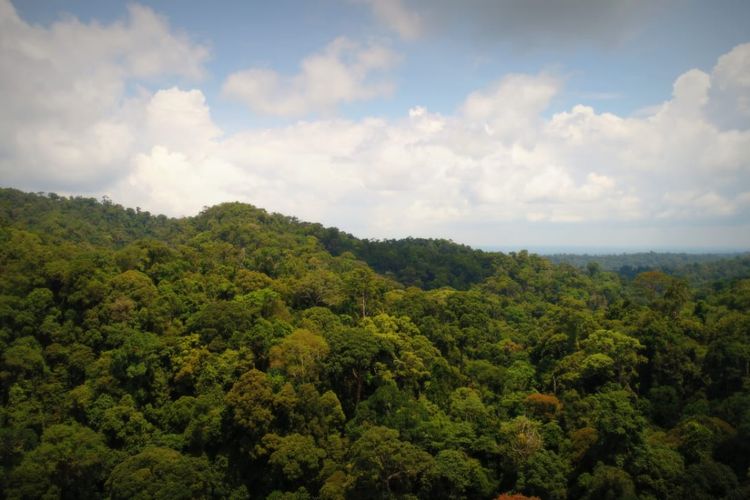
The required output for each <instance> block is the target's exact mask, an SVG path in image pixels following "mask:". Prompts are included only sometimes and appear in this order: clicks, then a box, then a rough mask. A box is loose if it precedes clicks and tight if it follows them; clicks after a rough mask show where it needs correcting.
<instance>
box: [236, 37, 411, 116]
mask: <svg viewBox="0 0 750 500" xmlns="http://www.w3.org/2000/svg"><path fill="white" fill-rule="evenodd" d="M398 60H399V57H398V56H397V55H396V54H395V53H394V52H392V51H391V50H389V49H388V48H386V47H383V46H381V45H377V44H370V45H361V44H359V43H356V42H354V41H352V40H350V39H348V38H343V37H342V38H337V39H336V40H334V41H332V42H331V43H330V44H328V45H327V46H326V47H325V48H324V49H323V50H322V51H321V52H319V53H316V54H313V55H311V56H309V57H307V58H306V59H305V60H303V61H302V64H301V68H300V72H299V73H298V74H297V75H294V76H282V75H280V74H278V73H277V72H275V71H273V70H270V69H263V68H251V69H247V70H243V71H238V72H236V73H232V74H231V75H229V77H228V78H227V80H226V82H225V83H224V86H223V93H224V95H225V96H227V97H229V98H231V99H234V100H237V101H239V102H242V103H243V104H245V105H246V106H248V107H249V108H250V109H251V110H253V111H255V112H257V113H261V114H265V115H274V116H300V115H307V114H310V113H315V112H318V113H330V112H332V111H333V110H335V108H336V106H337V105H338V104H340V103H350V102H354V101H362V100H368V99H372V98H375V97H382V96H387V95H389V94H390V93H391V92H392V91H393V84H392V83H391V82H390V81H388V80H387V79H385V78H383V77H382V75H380V73H382V72H383V71H384V70H387V69H389V68H392V67H393V66H394V65H395V64H396V63H397V62H398Z"/></svg>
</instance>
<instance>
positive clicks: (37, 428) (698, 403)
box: [0, 189, 750, 500]
mask: <svg viewBox="0 0 750 500" xmlns="http://www.w3.org/2000/svg"><path fill="white" fill-rule="evenodd" d="M704 271H705V273H706V279H707V280H712V279H713V280H720V281H721V284H720V286H706V287H702V289H701V290H697V289H696V288H695V287H694V286H693V285H691V284H690V282H689V281H687V280H685V279H681V278H678V277H675V276H670V275H668V274H665V273H663V272H660V271H647V272H643V273H640V274H638V275H636V276H635V277H634V278H633V279H627V280H624V279H623V278H622V277H620V276H619V275H618V274H616V273H612V272H607V271H606V270H604V269H601V268H600V267H597V266H590V267H589V268H587V269H579V268H576V267H575V266H571V265H567V264H560V265H557V264H553V263H551V262H550V261H549V260H547V259H543V258H540V257H538V256H536V255H530V254H528V253H527V252H519V253H515V254H507V255H506V254H501V253H491V252H481V251H475V250H472V249H470V248H468V247H465V246H461V245H457V244H455V243H452V242H450V241H443V240H418V239H407V240H399V241H379V242H372V241H366V240H358V239H356V238H354V237H353V236H351V235H348V234H345V233H342V232H339V231H337V230H335V229H330V228H324V227H322V226H320V225H318V224H310V223H303V222H300V221H298V220H296V219H294V218H291V217H285V216H282V215H278V214H269V213H267V212H265V211H264V210H262V209H259V208H255V207H252V206H250V205H245V204H240V203H227V204H222V205H219V206H216V207H211V208H207V209H205V210H203V211H202V212H201V213H200V214H199V215H197V216H195V217H188V218H182V219H170V218H167V217H164V216H153V215H151V214H149V213H147V212H143V211H141V210H138V209H135V210H133V209H124V208H122V207H120V206H118V205H116V204H113V203H112V202H110V201H108V200H103V201H101V202H99V201H96V200H91V199H87V198H63V197H58V196H54V195H35V194H25V193H21V192H20V191H16V190H11V189H3V190H0V352H1V353H2V357H1V359H0V398H1V400H2V408H1V409H0V459H1V460H2V469H1V470H0V497H2V498H9V499H10V498H13V499H16V498H18V499H24V498H70V499H73V498H75V499H78V498H111V499H124V498H164V499H166V498H178V499H179V498H184V499H188V498H227V499H230V498H231V499H245V498H271V499H276V500H278V499H284V500H292V499H311V498H321V499H342V498H350V499H382V498H430V499H432V498H435V499H457V498H472V499H473V498H480V499H481V498H487V499H490V498H503V499H510V498H514V499H523V498H533V497H538V498H542V499H562V498H585V499H599V498H647V499H662V498H664V499H683V498H691V499H693V498H694V499H713V498H726V499H740V498H750V479H749V478H748V469H749V468H750V338H749V333H748V332H750V279H747V277H745V278H744V279H743V278H741V277H739V276H731V277H729V276H726V275H722V273H721V272H720V270H719V271H715V272H714V271H711V268H710V267H706V268H705V269H704ZM413 284H420V285H421V286H422V288H420V287H416V286H408V285H413ZM442 285H451V286H452V287H453V288H448V287H441V286H442ZM428 288H432V289H428Z"/></svg>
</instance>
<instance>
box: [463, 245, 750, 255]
mask: <svg viewBox="0 0 750 500" xmlns="http://www.w3.org/2000/svg"><path fill="white" fill-rule="evenodd" d="M472 248H477V249H479V250H484V251H488V252H504V253H508V252H519V251H522V250H526V251H528V252H529V253H535V254H538V255H545V256H546V255H565V254H567V255H578V256H584V255H588V256H592V257H596V256H605V255H634V254H647V253H656V254H686V255H721V256H735V255H742V254H746V253H750V248H726V247H672V246H662V247H660V246H651V247H649V246H633V247H616V246H576V245H544V246H536V245H531V246H523V245H495V246H493V245H487V246H482V247H472Z"/></svg>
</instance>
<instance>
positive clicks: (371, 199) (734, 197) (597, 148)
mask: <svg viewBox="0 0 750 500" xmlns="http://www.w3.org/2000/svg"><path fill="white" fill-rule="evenodd" d="M748 47H749V46H745V45H741V46H738V47H736V48H735V49H733V50H732V51H731V52H730V53H729V54H730V55H733V56H735V55H736V53H738V52H744V51H746V50H749V49H748ZM735 59H736V60H740V61H742V60H743V59H742V58H739V57H736V58H735ZM717 68H719V69H714V70H713V71H712V72H711V73H705V72H702V71H699V70H690V71H687V72H685V73H684V74H683V75H680V76H679V77H678V78H676V80H675V83H674V90H673V96H672V98H671V99H669V100H668V101H666V102H664V103H662V104H660V105H658V106H654V107H653V108H652V111H651V112H650V113H648V114H647V115H642V116H618V115H615V114H610V113H598V112H597V111H596V110H595V109H594V108H592V107H590V106H585V105H578V106H575V107H573V108H572V109H570V110H568V111H565V112H561V113H557V114H555V115H553V116H551V117H548V118H545V117H544V111H545V109H546V107H547V105H548V104H549V102H550V101H551V99H552V98H553V97H554V96H555V95H556V93H557V92H559V91H560V89H561V82H560V81H559V80H557V79H555V78H553V77H550V76H549V75H544V74H542V75H519V74H513V75H508V76H506V77H504V78H502V79H501V80H499V81H498V82H496V83H495V84H492V85H490V86H488V87H487V88H485V89H480V90H477V91H475V92H473V93H471V94H469V95H468V96H467V97H466V98H465V100H464V102H463V103H462V104H461V105H460V106H459V107H458V109H457V111H456V113H454V114H451V115H443V114H439V113H433V112H431V111H429V110H428V109H425V108H423V107H414V108H412V109H410V110H408V112H405V113H404V116H403V117H402V118H401V119H397V120H384V119H362V120H358V121H351V120H344V119H321V120H315V121H309V122H299V123H296V124H291V125H288V126H285V127H279V128H272V129H266V130H247V131H243V132H239V133H236V134H233V135H231V136H228V137H220V136H219V135H218V133H217V132H216V130H217V126H216V125H215V124H213V123H212V121H211V117H210V113H209V111H208V109H207V107H206V104H205V102H204V101H203V100H202V99H201V98H199V97H197V96H196V92H197V91H190V92H186V91H180V90H177V89H172V90H171V91H170V92H171V93H172V94H173V95H172V97H173V98H175V99H179V100H180V101H181V102H182V104H181V105H180V107H183V106H184V107H186V108H193V109H192V111H190V112H189V113H188V115H189V116H194V117H199V118H200V119H197V120H196V121H195V122H194V123H193V124H192V125H190V126H191V127H194V128H195V130H196V134H197V136H198V137H204V138H205V144H204V146H202V147H201V148H199V149H200V152H194V153H190V154H187V155H185V153H184V151H185V148H184V147H179V146H177V145H175V146H170V147H174V148H175V150H174V151H172V150H171V149H170V148H169V147H163V146H161V145H160V146H159V148H156V149H153V150H152V151H150V152H149V153H146V154H142V155H140V156H138V157H137V165H136V168H135V169H134V170H133V174H132V175H131V176H130V178H129V179H128V181H127V184H126V185H127V189H125V190H123V191H122V192H123V194H124V193H126V191H128V190H130V192H138V193H141V194H142V195H143V196H145V198H144V199H143V200H142V201H141V204H142V205H144V206H157V207H161V209H167V210H169V211H170V212H171V213H191V212H194V211H196V210H198V209H199V208H200V206H202V205H203V204H205V203H206V202H207V198H208V201H209V202H213V201H214V200H219V199H241V200H248V201H252V202H253V203H256V204H258V205H260V206H264V207H267V208H270V209H272V210H277V211H282V212H285V213H292V214H296V215H299V216H302V217H305V218H307V219H312V220H323V221H327V222H329V223H332V224H338V225H341V226H343V227H346V228H349V229H351V230H355V231H357V232H359V233H360V234H364V235H369V236H379V237H385V236H403V235H407V234H422V235H424V234H446V233H445V231H446V230H447V231H448V233H447V234H448V235H449V236H450V235H451V233H450V231H454V233H453V234H458V233H460V230H459V229H458V228H460V227H472V228H475V229H476V228H477V227H481V228H484V230H487V229H488V228H491V227H496V225H497V224H508V223H514V222H518V221H529V222H533V223H536V224H541V223H599V222H605V221H606V222H608V223H612V224H626V225H632V224H644V223H646V224H650V223H652V222H654V221H657V222H658V221H678V222H679V223H691V222H695V221H710V220H713V221H717V220H723V221H725V222H726V221H731V220H735V221H737V220H742V218H743V217H747V215H750V214H749V213H748V211H749V209H750V206H749V205H750V203H748V201H747V200H748V195H747V192H748V186H750V130H749V127H747V126H744V127H743V128H734V129H724V128H722V127H721V126H719V125H718V124H716V123H715V122H713V121H712V119H711V116H710V113H708V109H709V108H710V106H711V104H712V93H711V90H712V89H713V88H714V86H715V85H717V83H716V80H717V79H718V78H719V76H718V75H719V74H722V73H721V71H720V68H721V66H720V65H717ZM737 74H740V75H741V74H742V72H741V71H740V72H738V73H737ZM721 78H729V81H730V82H731V84H732V85H735V86H736V85H738V83H737V82H734V81H733V80H732V79H731V78H732V77H726V76H723V74H722V76H721ZM160 98H161V96H159V95H156V96H154V98H153V99H154V100H158V99H160ZM736 98H737V99H739V100H741V99H742V98H743V95H739V94H738V95H737V96H736ZM149 109H151V106H149ZM157 109H163V108H157ZM162 118H163V119H164V120H167V121H169V120H170V119H172V118H174V115H172V114H168V113H165V114H164V116H163V117H162ZM174 119H175V120H179V119H178V118H174ZM179 121H180V122H183V123H184V122H185V120H179ZM164 126H165V127H166V126H167V125H166V122H165V125H164ZM175 126H177V123H175ZM182 135H184V134H182ZM165 144H166V143H165ZM180 155H184V156H180ZM170 165H175V166H174V167H171V166H170ZM170 172H172V174H170ZM174 172H178V173H177V174H174ZM173 185H174V186H177V188H169V187H167V186H173ZM138 186H142V188H140V187H138ZM180 186H183V187H185V190H184V191H179V189H181V188H180ZM135 187H138V189H134V188H135ZM156 187H158V188H156ZM198 187H200V190H201V196H197V195H194V196H192V197H191V196H190V195H189V193H190V192H191V191H192V189H198ZM149 189H151V191H149ZM154 189H158V191H153V190H154ZM191 208H192V210H191ZM446 228H447V229H446ZM482 237H483V238H487V239H491V238H498V236H496V235H494V236H493V235H491V234H490V233H489V232H486V233H483V235H482Z"/></svg>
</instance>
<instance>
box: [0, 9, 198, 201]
mask: <svg viewBox="0 0 750 500" xmlns="http://www.w3.org/2000/svg"><path fill="white" fill-rule="evenodd" d="M206 57H207V50H206V49H205V48H204V47H201V46H198V45H194V44H192V43H191V42H190V41H189V40H188V39H187V37H186V36H185V35H183V34H180V33H175V32H174V31H173V30H171V28H170V27H169V25H168V24H167V22H166V21H165V20H164V19H163V18H161V17H159V16H158V15H156V14H155V13H154V12H153V11H152V10H151V9H148V8H146V7H142V6H138V5H131V6H130V7H129V8H128V18H127V20H126V21H125V22H116V23H113V24H110V25H101V24H98V23H96V22H92V23H89V24H84V23H81V22H80V21H78V20H77V19H75V18H66V19H64V20H62V21H58V22H56V23H54V24H52V25H51V26H49V27H41V26H36V25H30V24H27V23H26V22H25V21H23V20H22V19H20V18H19V16H18V15H17V13H16V11H15V9H14V8H13V5H12V4H11V3H10V2H9V1H8V0H0V109H2V110H3V111H2V114H0V175H1V176H2V179H3V182H4V183H8V184H10V185H16V186H19V187H24V186H32V185H34V184H43V185H45V186H48V189H62V190H65V189H70V190H86V189H90V188H92V187H94V186H100V185H102V183H103V182H106V181H107V180H109V179H111V178H113V177H116V176H118V175H120V174H121V171H122V166H123V164H124V163H125V162H126V161H127V160H128V158H129V157H130V155H131V154H132V152H133V150H134V148H137V147H138V145H139V143H140V142H141V139H142V138H141V136H140V130H139V128H138V127H133V123H134V122H138V121H139V120H140V118H141V116H142V114H143V108H142V102H143V97H131V98H128V97H126V92H125V89H126V85H127V84H128V83H129V82H133V81H144V79H153V78H158V77H161V76H163V75H173V76H179V77H185V78H190V79H195V78H200V77H201V76H202V74H203V66H202V64H203V62H204V61H205V59H206Z"/></svg>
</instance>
